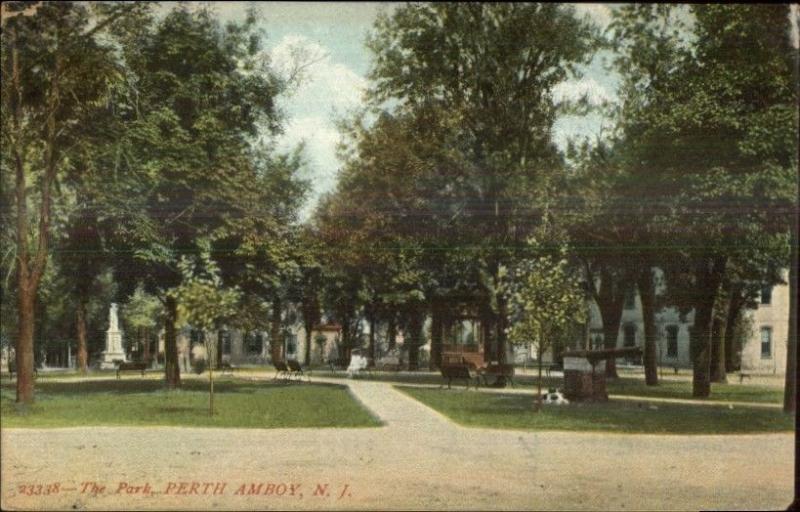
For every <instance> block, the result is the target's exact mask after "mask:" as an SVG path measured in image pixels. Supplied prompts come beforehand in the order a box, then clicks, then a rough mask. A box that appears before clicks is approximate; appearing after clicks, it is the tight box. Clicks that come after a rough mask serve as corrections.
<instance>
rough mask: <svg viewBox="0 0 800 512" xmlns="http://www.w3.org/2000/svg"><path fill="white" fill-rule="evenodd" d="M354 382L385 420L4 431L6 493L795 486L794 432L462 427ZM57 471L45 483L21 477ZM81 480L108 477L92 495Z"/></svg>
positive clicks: (509, 493)
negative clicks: (377, 423) (353, 424)
mask: <svg viewBox="0 0 800 512" xmlns="http://www.w3.org/2000/svg"><path fill="white" fill-rule="evenodd" d="M337 382H339V383H341V380H339V379H337ZM348 384H349V386H350V389H351V391H352V393H353V395H354V396H355V397H356V398H357V399H358V400H359V401H361V402H362V403H363V404H364V405H365V406H366V407H367V408H369V409H370V410H371V411H372V412H373V414H375V415H376V416H378V417H379V418H380V419H381V420H382V421H384V423H385V425H384V426H383V427H380V428H364V429H338V428H336V429H333V428H332V429H271V430H258V429H224V430H223V429H201V428H166V427H159V428H134V427H113V428H112V427H108V428H105V427H94V428H65V429H50V430H29V429H10V430H3V431H2V437H1V441H2V468H0V469H2V484H3V485H2V508H3V509H7V510H8V509H30V508H33V507H36V508H49V509H53V508H59V509H63V508H71V509H72V508H77V509H81V508H89V509H212V508H222V509H300V510H308V509H381V510H385V509H437V510H454V509H455V510H462V509H479V510H485V509H515V510H518V509H617V510H625V509H692V510H696V509H703V508H723V509H748V508H754V509H774V508H779V507H780V508H785V507H786V506H787V505H788V504H789V503H790V501H791V499H792V470H793V457H792V454H793V438H792V436H791V435H790V434H777V435H736V436H650V435H618V434H597V433H564V432H536V433H529V432H517V431H503V430H491V429H473V428H463V427H460V426H458V425H456V424H454V423H452V422H450V421H449V420H447V419H446V418H444V417H443V416H442V415H440V414H439V413H437V412H435V411H433V410H431V409H429V408H428V407H426V406H424V405H422V404H420V403H418V402H417V401H415V400H413V399H412V398H410V397H408V396H406V395H405V394H403V393H401V392H398V391H397V390H395V389H393V388H392V386H391V385H389V384H386V383H382V382H371V381H362V380H356V381H348ZM451 392H454V393H459V392H465V391H460V390H454V391H451ZM56 482H58V483H59V484H60V488H59V491H58V492H57V493H51V494H50V495H48V496H27V495H25V493H26V492H28V491H30V492H36V491H37V488H36V487H34V488H33V489H30V488H28V487H25V488H20V485H23V484H34V485H37V484H48V483H56ZM89 482H95V483H97V484H98V485H100V486H105V489H104V490H103V491H102V492H98V493H97V494H92V492H91V490H92V485H91V484H89ZM182 482H183V483H184V485H183V486H181V483H182ZM121 484H127V485H128V488H127V489H123V490H122V492H121V493H117V490H118V489H119V488H120V485H121ZM145 484H147V489H140V493H138V494H128V493H127V490H128V489H130V488H132V487H134V486H142V487H143V486H144V485H145ZM325 484H327V485H328V487H327V488H325V487H323V486H324V485H325ZM242 485H244V486H245V487H244V489H243V490H244V493H239V492H238V491H240V490H242ZM318 486H319V487H318ZM345 486H346V487H345ZM84 487H85V489H86V492H84V493H82V492H81V491H82V490H83V489H84ZM68 489H75V490H68ZM215 489H216V491H217V494H215V493H214V492H215ZM322 489H325V490H324V491H323V490H322ZM42 490H45V488H43V489H42ZM51 490H52V488H51ZM143 490H147V491H150V492H147V493H145V494H142V493H141V491H143ZM315 490H316V494H317V495H315ZM20 491H22V493H21V492H20ZM248 491H253V492H255V493H256V494H249V495H248V494H247V492H248ZM292 493H293V495H292ZM278 494H280V496H279V495H278Z"/></svg>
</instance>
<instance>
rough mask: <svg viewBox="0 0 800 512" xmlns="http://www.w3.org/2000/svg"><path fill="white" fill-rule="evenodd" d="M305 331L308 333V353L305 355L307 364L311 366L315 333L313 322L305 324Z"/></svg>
mask: <svg viewBox="0 0 800 512" xmlns="http://www.w3.org/2000/svg"><path fill="white" fill-rule="evenodd" d="M304 327H305V331H306V351H305V352H306V353H305V364H306V365H310V364H311V341H312V340H311V334H312V333H313V331H314V324H313V323H311V322H306V323H305V326H304Z"/></svg>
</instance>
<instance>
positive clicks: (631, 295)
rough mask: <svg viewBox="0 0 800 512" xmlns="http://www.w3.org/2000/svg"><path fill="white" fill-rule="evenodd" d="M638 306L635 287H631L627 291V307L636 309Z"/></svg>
mask: <svg viewBox="0 0 800 512" xmlns="http://www.w3.org/2000/svg"><path fill="white" fill-rule="evenodd" d="M635 308H636V290H635V289H634V288H629V289H628V291H626V292H625V309H635Z"/></svg>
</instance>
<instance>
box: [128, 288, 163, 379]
mask: <svg viewBox="0 0 800 512" xmlns="http://www.w3.org/2000/svg"><path fill="white" fill-rule="evenodd" d="M123 312H124V317H125V323H126V324H128V326H130V327H131V328H132V329H133V331H135V332H136V333H137V338H138V342H139V343H140V344H141V345H142V359H143V360H144V362H146V363H149V362H150V359H151V358H153V359H157V357H158V347H155V349H156V352H155V354H152V355H151V353H150V340H151V337H152V335H151V334H152V329H154V328H155V327H156V325H158V321H159V319H160V318H159V317H160V316H161V303H160V302H159V300H158V298H157V297H154V296H152V295H149V294H148V293H146V292H145V291H144V286H141V285H140V286H137V287H136V290H135V291H134V292H133V295H132V296H131V298H130V300H129V301H128V303H127V304H125V308H124V310H123Z"/></svg>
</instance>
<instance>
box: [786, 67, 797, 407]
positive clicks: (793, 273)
mask: <svg viewBox="0 0 800 512" xmlns="http://www.w3.org/2000/svg"><path fill="white" fill-rule="evenodd" d="M795 59H797V57H796V56H795ZM795 62H796V61H795ZM796 86H798V85H797V84H796ZM795 186H796V185H795ZM795 190H796V189H795ZM795 197H796V196H795ZM795 200H796V199H795ZM795 205H796V203H795ZM797 229H798V225H797V210H796V209H795V210H794V212H792V234H791V245H792V248H791V261H790V263H789V331H788V336H787V338H788V339H787V340H786V380H785V385H784V390H783V410H784V412H788V413H793V412H795V411H796V410H797V242H798V241H797Z"/></svg>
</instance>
